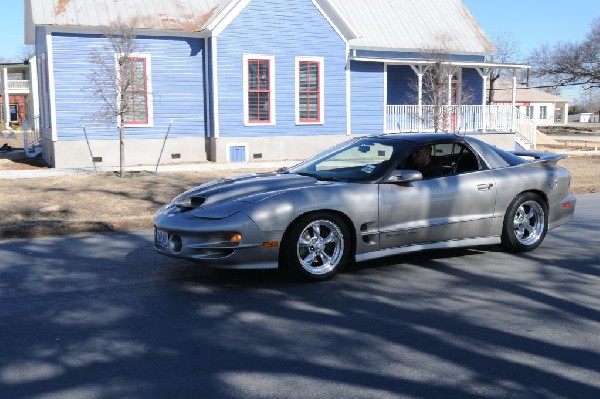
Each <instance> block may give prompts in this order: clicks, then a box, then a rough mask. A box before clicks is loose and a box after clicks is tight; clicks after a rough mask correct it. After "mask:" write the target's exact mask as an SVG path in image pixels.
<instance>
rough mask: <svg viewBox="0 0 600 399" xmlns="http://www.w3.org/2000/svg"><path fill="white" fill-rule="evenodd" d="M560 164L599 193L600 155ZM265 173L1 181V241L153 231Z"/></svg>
mask: <svg viewBox="0 0 600 399" xmlns="http://www.w3.org/2000/svg"><path fill="white" fill-rule="evenodd" d="M559 164H560V165H562V166H564V167H566V168H567V169H569V170H570V172H571V175H572V184H571V191H572V192H573V193H574V194H585V193H597V192H600V178H599V177H598V176H600V155H596V156H577V157H575V156H573V157H569V158H567V159H564V160H561V161H560V163H559ZM20 165H21V167H26V166H25V165H27V164H25V163H24V164H20ZM0 167H2V166H1V165H0ZM27 167H30V168H36V167H40V166H36V165H27ZM41 167H44V166H41ZM264 171H267V170H265V169H255V170H252V171H250V170H238V171H231V170H230V171H223V172H177V173H175V172H169V173H160V172H159V173H158V174H153V173H148V172H145V173H133V174H128V175H127V177H123V178H120V177H118V176H116V175H115V174H114V173H103V174H98V175H94V174H88V175H69V176H62V177H50V178H35V179H17V180H8V179H0V203H1V204H2V206H1V207H0V239H6V238H22V237H35V236H41V235H66V234H73V233H80V232H88V231H111V230H118V231H121V230H137V229H146V228H151V227H152V217H153V215H154V213H155V212H156V211H157V210H158V209H159V208H160V207H161V206H163V205H164V204H166V203H167V202H169V201H170V200H171V199H172V198H173V197H175V196H176V195H178V194H180V193H181V192H183V191H185V190H187V189H189V188H191V187H193V186H196V185H199V184H202V183H204V182H207V181H209V180H213V179H217V178H221V177H226V176H234V175H241V174H246V173H252V172H264Z"/></svg>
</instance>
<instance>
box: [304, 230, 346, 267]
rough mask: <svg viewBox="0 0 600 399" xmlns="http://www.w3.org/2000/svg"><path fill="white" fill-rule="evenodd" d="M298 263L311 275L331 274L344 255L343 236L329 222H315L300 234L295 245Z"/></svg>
mask: <svg viewBox="0 0 600 399" xmlns="http://www.w3.org/2000/svg"><path fill="white" fill-rule="evenodd" d="M296 254H297V256H298V262H299V263H300V266H302V268H303V269H304V270H306V271H307V272H308V273H310V274H311V275H324V274H328V273H330V272H332V271H333V270H334V269H335V268H336V267H337V266H338V264H339V263H340V261H341V259H342V257H343V254H344V235H343V233H342V231H341V229H340V228H339V227H338V226H337V225H336V224H335V223H333V222H332V221H330V220H315V221H313V222H311V223H310V224H308V225H307V226H306V227H305V228H304V229H303V230H302V232H301V233H300V235H299V237H298V242H297V245H296Z"/></svg>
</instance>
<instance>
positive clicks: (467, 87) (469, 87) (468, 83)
mask: <svg viewBox="0 0 600 399" xmlns="http://www.w3.org/2000/svg"><path fill="white" fill-rule="evenodd" d="M462 81H463V93H464V94H463V95H466V96H467V97H469V98H465V100H468V101H465V104H467V105H481V104H482V103H483V95H484V93H483V78H482V77H481V75H479V72H477V70H475V69H473V68H465V69H463V70H462Z"/></svg>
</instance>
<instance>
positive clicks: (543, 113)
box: [540, 105, 548, 119]
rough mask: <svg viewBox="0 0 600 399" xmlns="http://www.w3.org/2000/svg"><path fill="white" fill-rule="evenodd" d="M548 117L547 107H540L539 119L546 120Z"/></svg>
mask: <svg viewBox="0 0 600 399" xmlns="http://www.w3.org/2000/svg"><path fill="white" fill-rule="evenodd" d="M547 117H548V107H546V106H545V105H543V106H541V107H540V119H546V118H547Z"/></svg>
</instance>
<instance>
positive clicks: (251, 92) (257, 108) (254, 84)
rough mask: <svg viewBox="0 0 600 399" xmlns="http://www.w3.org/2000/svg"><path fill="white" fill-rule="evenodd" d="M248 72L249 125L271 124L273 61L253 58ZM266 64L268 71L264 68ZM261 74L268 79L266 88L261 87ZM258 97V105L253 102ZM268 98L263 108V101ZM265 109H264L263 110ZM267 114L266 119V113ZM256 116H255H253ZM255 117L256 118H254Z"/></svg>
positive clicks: (248, 66)
mask: <svg viewBox="0 0 600 399" xmlns="http://www.w3.org/2000/svg"><path fill="white" fill-rule="evenodd" d="M247 63H248V65H247V70H248V82H247V83H248V93H247V98H248V123H270V122H271V60H269V59H258V58H253V59H249V60H248V61H247ZM265 64H266V71H265V72H263V70H264V69H263V68H264V66H265ZM254 65H256V76H252V72H251V71H252V68H251V67H252V66H254ZM261 73H264V75H263V76H264V77H265V78H266V87H261ZM254 96H255V97H256V104H255V105H254V104H253V101H251V98H252V97H254ZM265 97H266V106H264V107H261V99H263V100H264V98H265ZM262 108H264V109H262ZM265 112H266V118H265V117H264V113H265ZM253 114H255V116H254V115H253ZM253 116H254V117H253Z"/></svg>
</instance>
